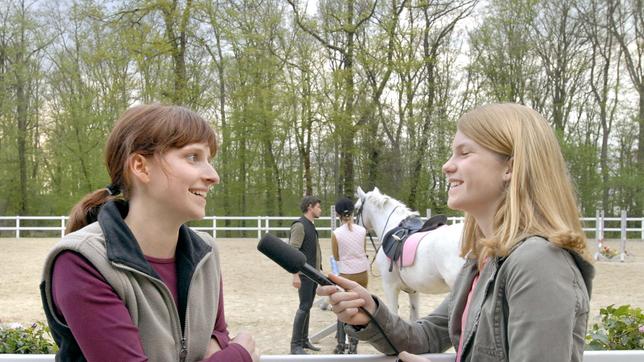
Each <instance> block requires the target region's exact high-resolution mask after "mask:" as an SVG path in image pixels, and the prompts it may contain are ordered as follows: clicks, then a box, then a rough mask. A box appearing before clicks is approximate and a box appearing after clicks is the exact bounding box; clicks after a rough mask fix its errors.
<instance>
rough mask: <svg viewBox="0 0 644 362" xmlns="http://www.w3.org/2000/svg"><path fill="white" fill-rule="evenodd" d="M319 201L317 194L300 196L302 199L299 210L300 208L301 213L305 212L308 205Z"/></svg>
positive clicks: (313, 204)
mask: <svg viewBox="0 0 644 362" xmlns="http://www.w3.org/2000/svg"><path fill="white" fill-rule="evenodd" d="M319 203H320V199H319V198H318V197H317V196H311V195H307V196H304V197H303V198H302V201H300V210H302V212H303V213H305V212H306V211H307V210H308V209H309V206H315V205H316V204H319Z"/></svg>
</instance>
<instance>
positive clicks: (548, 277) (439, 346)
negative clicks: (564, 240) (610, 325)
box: [347, 236, 595, 362]
mask: <svg viewBox="0 0 644 362" xmlns="http://www.w3.org/2000/svg"><path fill="white" fill-rule="evenodd" d="M476 271H477V270H476V260H473V259H468V260H467V261H466V263H465V265H464V266H463V269H462V270H461V272H460V274H459V276H458V278H457V280H456V282H455V284H454V287H453V288H452V290H451V292H450V294H449V295H448V297H447V298H446V299H445V300H444V301H443V302H442V303H441V304H440V305H439V306H438V308H436V310H434V311H433V312H432V313H431V314H430V315H428V316H426V317H424V318H422V319H420V320H418V321H416V322H414V323H409V322H407V321H404V320H402V319H401V318H400V317H398V316H397V315H395V314H393V313H391V312H390V311H389V309H388V308H386V307H385V306H384V304H383V303H382V302H380V301H379V300H377V302H378V308H377V310H376V312H375V313H374V318H375V319H376V320H377V321H378V323H379V324H380V325H381V326H382V327H383V329H384V331H385V333H386V334H387V336H388V337H389V339H390V340H391V342H392V343H393V344H394V345H395V346H396V348H397V349H398V350H399V351H403V350H405V351H408V352H411V353H416V354H422V353H439V352H444V351H445V350H447V349H448V348H450V347H452V346H454V348H457V347H458V344H459V339H460V337H461V315H462V314H463V310H464V308H465V304H466V301H467V296H468V293H469V290H470V287H471V285H472V280H473V279H474V277H475V276H476ZM594 273H595V271H594V267H593V266H592V265H591V264H590V263H588V262H587V261H585V260H584V259H582V257H581V256H580V255H578V254H577V253H574V252H570V251H567V250H565V249H562V248H560V247H558V246H556V245H554V244H551V243H550V242H548V240H546V239H544V238H541V237H537V236H534V237H530V238H528V239H526V240H525V241H524V242H522V243H520V244H518V246H516V247H515V248H514V249H513V251H512V252H511V253H510V255H508V256H507V257H504V258H493V259H491V260H490V261H489V262H488V263H487V264H486V265H485V267H484V268H483V270H482V271H481V275H480V277H479V282H478V285H477V287H476V290H475V292H474V294H473V295H472V299H471V302H470V306H469V312H468V316H467V323H466V324H465V333H464V334H463V335H464V338H465V341H464V343H463V354H462V356H461V361H513V362H514V361H581V360H582V357H583V348H584V336H585V335H586V324H587V321H588V313H589V300H590V294H591V286H592V284H591V282H592V278H593V276H594ZM347 331H348V332H349V334H351V335H354V336H357V337H358V338H359V339H361V340H365V341H367V342H369V343H371V344H372V345H373V346H374V347H376V348H377V349H378V350H380V351H381V352H384V353H387V354H393V353H394V350H393V349H392V348H391V347H390V346H389V344H388V343H387V342H386V340H385V339H384V338H383V337H382V336H381V335H380V333H379V331H378V330H377V328H376V327H375V326H374V325H373V323H369V324H368V325H367V326H366V327H365V328H363V329H361V330H356V329H355V328H353V327H348V328H347Z"/></svg>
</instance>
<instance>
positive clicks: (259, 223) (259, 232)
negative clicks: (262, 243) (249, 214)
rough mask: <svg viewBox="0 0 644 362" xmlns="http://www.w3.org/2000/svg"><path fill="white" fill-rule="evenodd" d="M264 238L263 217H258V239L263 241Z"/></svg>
mask: <svg viewBox="0 0 644 362" xmlns="http://www.w3.org/2000/svg"><path fill="white" fill-rule="evenodd" d="M261 237H262V217H261V216H258V217H257V239H258V240H259V239H261Z"/></svg>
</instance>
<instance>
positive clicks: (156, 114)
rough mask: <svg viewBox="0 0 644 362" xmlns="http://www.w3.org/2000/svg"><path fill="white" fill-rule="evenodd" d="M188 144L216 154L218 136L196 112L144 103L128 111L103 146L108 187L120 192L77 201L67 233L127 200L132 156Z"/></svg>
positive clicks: (105, 192) (94, 194) (100, 193)
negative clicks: (109, 203) (200, 145)
mask: <svg viewBox="0 0 644 362" xmlns="http://www.w3.org/2000/svg"><path fill="white" fill-rule="evenodd" d="M191 143H207V144H208V146H209V147H210V156H211V157H213V156H214V155H215V154H216V153H217V136H216V134H215V131H214V129H213V128H212V127H211V126H210V124H208V122H207V121H206V120H205V119H203V118H202V117H201V116H199V115H198V114H197V113H195V112H193V111H191V110H189V109H187V108H184V107H180V106H171V105H162V104H157V103H155V104H144V105H138V106H134V107H131V108H129V109H128V110H126V111H125V112H124V113H123V114H122V115H121V117H120V118H119V119H118V120H117V121H116V124H115V125H114V128H112V132H111V133H110V135H109V138H108V139H107V143H106V145H105V165H106V166H107V171H108V173H109V175H110V180H111V183H110V185H111V186H115V187H116V188H118V189H119V190H120V192H121V194H120V195H111V194H110V192H109V191H108V189H107V188H102V189H99V190H96V191H94V192H91V193H89V194H87V195H85V197H84V198H83V199H82V200H81V201H80V202H78V203H77V204H76V205H75V206H74V207H73V208H72V211H71V213H70V215H69V223H68V224H67V230H66V233H70V232H73V231H76V230H78V229H80V228H82V227H84V226H85V225H88V224H90V223H92V222H94V221H96V217H97V216H98V210H99V209H100V207H101V206H102V205H103V204H104V203H106V202H107V201H109V200H113V199H116V198H120V199H127V198H128V196H129V191H130V186H131V180H130V175H129V173H128V171H127V162H128V158H129V157H130V156H131V155H132V154H140V155H142V156H156V155H162V154H163V153H165V152H166V151H168V150H169V149H171V148H181V147H184V146H186V145H189V144H191Z"/></svg>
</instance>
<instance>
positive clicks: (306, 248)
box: [289, 196, 322, 354]
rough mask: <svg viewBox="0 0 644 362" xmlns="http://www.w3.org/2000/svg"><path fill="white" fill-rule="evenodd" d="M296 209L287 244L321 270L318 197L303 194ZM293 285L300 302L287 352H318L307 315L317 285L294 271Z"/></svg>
mask: <svg viewBox="0 0 644 362" xmlns="http://www.w3.org/2000/svg"><path fill="white" fill-rule="evenodd" d="M300 210H301V211H302V213H303V215H302V217H300V218H299V219H298V220H296V221H295V222H293V224H292V225H291V235H290V237H289V244H290V245H291V246H292V247H294V248H296V249H298V250H300V251H301V252H302V253H304V255H305V256H306V262H307V264H309V265H311V266H313V267H314V268H317V269H318V270H321V269H322V263H321V258H322V255H321V254H322V252H321V251H320V241H319V240H318V232H317V230H316V229H315V224H314V223H313V222H314V220H315V219H317V218H319V217H320V215H322V208H321V207H320V199H319V198H317V197H315V196H304V198H303V199H302V201H301V202H300ZM293 287H295V288H297V289H298V296H299V299H300V304H299V306H298V308H297V311H296V312H295V318H294V320H293V334H292V337H291V354H307V352H306V351H305V350H304V349H305V348H306V349H310V350H313V351H319V350H320V348H319V347H316V346H314V345H313V344H312V343H311V341H309V317H310V314H311V307H312V306H313V298H315V288H316V287H317V284H316V283H315V282H313V281H312V280H310V279H309V278H306V277H300V275H299V273H296V274H294V275H293Z"/></svg>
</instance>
